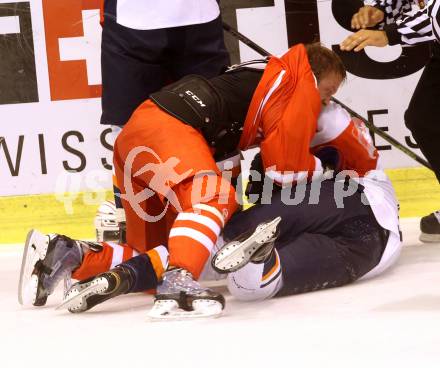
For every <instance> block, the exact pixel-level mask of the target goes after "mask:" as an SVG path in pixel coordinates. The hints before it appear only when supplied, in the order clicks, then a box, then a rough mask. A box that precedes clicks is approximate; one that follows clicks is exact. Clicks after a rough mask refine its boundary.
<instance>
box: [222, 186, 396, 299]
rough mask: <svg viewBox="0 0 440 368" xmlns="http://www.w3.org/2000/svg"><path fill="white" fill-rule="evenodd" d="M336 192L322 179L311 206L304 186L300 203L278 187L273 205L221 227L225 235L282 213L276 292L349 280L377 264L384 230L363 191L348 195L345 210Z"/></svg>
mask: <svg viewBox="0 0 440 368" xmlns="http://www.w3.org/2000/svg"><path fill="white" fill-rule="evenodd" d="M334 193H335V183H334V182H333V181H325V182H323V183H322V186H321V192H320V198H319V201H318V203H317V204H309V203H308V202H309V194H310V184H308V185H307V188H306V195H305V198H304V200H303V201H302V202H301V203H300V204H298V205H286V204H284V203H283V201H282V200H281V191H278V192H276V193H274V195H273V197H272V202H271V204H267V205H263V204H259V205H256V206H254V207H252V208H250V209H249V210H246V211H243V212H240V213H237V214H235V215H234V216H233V217H232V218H231V220H230V221H229V223H228V224H227V226H226V227H225V230H224V233H225V238H226V239H232V238H235V237H236V236H238V235H240V234H241V233H243V232H244V231H243V230H244V229H252V228H255V227H256V226H257V225H258V224H260V223H262V222H266V221H268V220H271V219H273V218H275V217H277V216H281V217H282V221H281V223H280V225H279V230H280V235H279V237H278V239H277V241H276V243H275V244H276V245H275V246H276V249H277V251H278V254H279V257H280V264H281V268H282V275H283V287H282V289H281V290H280V291H279V292H278V296H280V295H290V294H297V293H303V292H308V291H313V290H319V289H324V288H330V287H336V286H341V285H345V284H348V283H350V282H353V281H355V280H357V279H358V278H360V277H361V276H363V275H364V274H366V273H367V272H368V271H370V270H371V269H373V268H374V267H375V266H376V265H377V264H378V263H379V261H380V259H381V256H382V254H383V251H384V249H385V245H386V241H387V236H388V232H387V231H386V230H384V229H383V228H382V227H381V226H380V225H379V224H378V223H377V221H376V219H375V217H374V215H373V213H372V210H371V208H370V206H369V205H364V204H363V203H362V202H361V195H362V193H360V192H359V191H358V192H356V193H355V194H353V195H352V196H349V197H346V198H345V199H344V208H338V206H337V204H336V201H335V195H334ZM292 197H293V195H292ZM364 201H365V199H364Z"/></svg>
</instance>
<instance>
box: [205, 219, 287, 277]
mask: <svg viewBox="0 0 440 368" xmlns="http://www.w3.org/2000/svg"><path fill="white" fill-rule="evenodd" d="M280 221H281V217H279V216H278V217H277V218H275V219H274V220H272V221H270V222H265V223H263V224H260V225H258V226H257V228H256V229H255V231H254V232H253V233H252V234H251V235H244V236H240V237H239V238H238V239H236V240H233V241H231V242H229V243H227V244H226V245H224V246H223V247H222V248H220V250H219V251H218V252H217V254H216V255H215V256H214V257H213V258H212V263H211V264H212V267H213V268H214V269H215V270H216V271H217V272H219V273H228V272H234V271H237V270H239V269H240V268H242V267H243V266H245V265H246V264H247V263H249V262H250V261H251V260H252V258H253V257H254V256H255V255H256V254H257V252H258V251H259V250H260V249H262V247H263V246H264V245H266V244H268V245H271V244H269V243H273V242H274V241H275V239H276V233H277V226H278V224H279V223H280ZM269 250H271V249H269Z"/></svg>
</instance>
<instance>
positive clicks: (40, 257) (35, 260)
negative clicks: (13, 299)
mask: <svg viewBox="0 0 440 368" xmlns="http://www.w3.org/2000/svg"><path fill="white" fill-rule="evenodd" d="M82 257H83V251H82V248H81V245H80V242H78V241H75V240H72V239H70V238H68V237H67V236H64V235H57V234H51V235H44V234H42V233H40V232H39V231H37V230H31V231H30V232H29V233H28V235H27V238H26V244H25V246H24V253H23V259H22V263H21V271H20V282H19V286H18V301H19V303H20V304H22V305H35V306H41V305H45V304H46V300H47V297H48V296H49V295H50V294H52V292H53V291H54V289H55V287H56V286H57V285H58V283H59V282H60V281H61V279H63V278H64V279H65V286H66V284H67V283H69V282H70V279H71V274H72V271H73V270H74V269H75V268H77V267H78V266H79V265H80V264H81V262H82Z"/></svg>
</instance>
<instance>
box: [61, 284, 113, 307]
mask: <svg viewBox="0 0 440 368" xmlns="http://www.w3.org/2000/svg"><path fill="white" fill-rule="evenodd" d="M87 284H88V285H87ZM87 284H83V285H73V286H72V288H71V289H70V290H69V291H67V293H66V296H65V298H64V300H63V302H62V303H61V304H59V305H58V306H57V307H56V308H55V310H61V309H68V310H69V312H72V313H77V312H83V311H85V310H86V308H87V300H86V299H87V297H88V296H90V295H95V294H101V293H102V292H104V291H105V290H106V289H107V288H108V281H107V280H106V279H105V278H103V277H100V278H98V279H96V280H92V281H90V282H89V283H87ZM79 287H81V289H79Z"/></svg>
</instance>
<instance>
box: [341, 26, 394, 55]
mask: <svg viewBox="0 0 440 368" xmlns="http://www.w3.org/2000/svg"><path fill="white" fill-rule="evenodd" d="M387 45H388V37H387V34H386V33H385V31H372V30H368V29H361V30H360V31H358V32H356V33H353V34H352V35H351V36H348V37H347V38H346V39H345V40H344V41H342V42H341V44H340V45H339V47H340V48H341V50H342V51H351V50H354V51H356V52H357V51H361V50H363V49H364V48H365V47H367V46H377V47H384V46H387Z"/></svg>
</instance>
